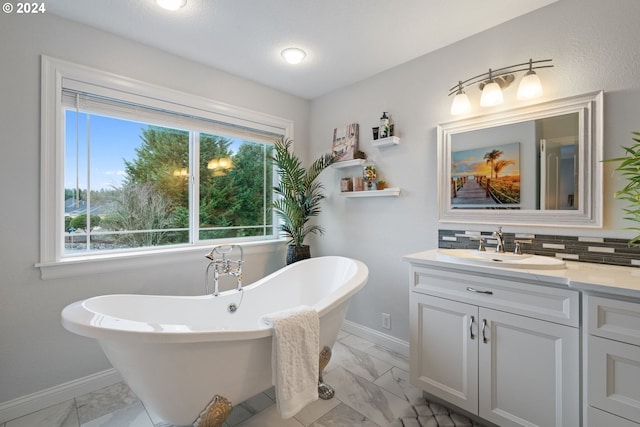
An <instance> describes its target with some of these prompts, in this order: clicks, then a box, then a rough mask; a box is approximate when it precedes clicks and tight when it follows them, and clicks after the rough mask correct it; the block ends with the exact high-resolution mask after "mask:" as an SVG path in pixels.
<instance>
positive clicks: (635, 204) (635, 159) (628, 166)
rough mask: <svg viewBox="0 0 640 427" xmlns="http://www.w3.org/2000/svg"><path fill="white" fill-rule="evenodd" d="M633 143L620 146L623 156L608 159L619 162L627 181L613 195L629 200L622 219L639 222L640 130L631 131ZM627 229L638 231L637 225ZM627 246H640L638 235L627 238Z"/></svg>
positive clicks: (619, 168)
mask: <svg viewBox="0 0 640 427" xmlns="http://www.w3.org/2000/svg"><path fill="white" fill-rule="evenodd" d="M632 134H633V136H634V137H633V138H632V140H633V142H634V143H633V145H631V146H630V147H622V148H624V150H625V156H624V157H618V158H615V159H609V160H608V161H609V162H619V163H620V164H619V165H618V167H617V168H616V170H617V171H618V172H620V173H621V174H622V177H623V178H624V179H625V180H626V181H627V184H626V185H625V186H624V188H622V189H621V190H618V191H616V192H615V197H616V198H618V199H620V200H625V201H627V202H629V206H628V207H626V208H623V210H624V212H625V214H626V216H625V217H624V219H626V220H629V221H633V222H640V132H632ZM627 229H628V230H634V231H640V228H639V227H637V226H636V227H627ZM629 246H640V235H637V236H636V237H634V238H632V239H631V240H629Z"/></svg>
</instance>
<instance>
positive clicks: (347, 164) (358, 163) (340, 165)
mask: <svg viewBox="0 0 640 427" xmlns="http://www.w3.org/2000/svg"><path fill="white" fill-rule="evenodd" d="M364 162H366V160H365V159H353V160H343V161H341V162H335V163H332V164H331V167H334V168H336V169H342V168H350V167H352V166H362V165H364Z"/></svg>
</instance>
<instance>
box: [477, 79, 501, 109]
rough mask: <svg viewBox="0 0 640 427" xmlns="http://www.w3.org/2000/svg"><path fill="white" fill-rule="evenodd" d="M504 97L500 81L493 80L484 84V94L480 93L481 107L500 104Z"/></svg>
mask: <svg viewBox="0 0 640 427" xmlns="http://www.w3.org/2000/svg"><path fill="white" fill-rule="evenodd" d="M503 101H504V99H503V98H502V89H500V86H498V83H496V82H491V83H488V84H486V85H485V86H484V89H482V95H480V106H481V107H492V106H494V105H500V104H502V102H503Z"/></svg>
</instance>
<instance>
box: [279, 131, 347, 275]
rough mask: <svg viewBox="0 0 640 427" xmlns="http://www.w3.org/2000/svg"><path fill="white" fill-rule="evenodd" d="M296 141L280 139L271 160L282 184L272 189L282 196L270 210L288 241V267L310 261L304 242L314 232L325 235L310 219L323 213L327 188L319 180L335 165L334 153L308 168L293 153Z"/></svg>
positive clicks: (324, 156) (307, 247)
mask: <svg viewBox="0 0 640 427" xmlns="http://www.w3.org/2000/svg"><path fill="white" fill-rule="evenodd" d="M292 143H293V141H292V140H291V139H280V140H278V141H276V143H275V145H274V154H273V155H272V156H271V160H272V161H273V163H274V165H276V166H277V168H278V176H279V178H280V179H279V182H278V185H277V186H275V187H273V190H274V191H275V193H276V195H277V196H279V197H277V198H276V200H274V202H273V203H272V204H271V208H272V209H273V210H274V211H275V212H276V214H277V215H278V218H280V220H281V223H280V230H281V231H282V233H283V234H284V235H285V236H286V237H287V238H288V239H289V241H288V243H289V246H288V249H287V264H291V263H294V262H296V261H300V260H302V259H306V258H310V257H311V251H310V249H309V245H305V244H304V239H305V237H307V235H309V234H311V233H314V234H315V233H320V234H322V233H324V229H323V228H322V227H320V226H319V225H315V224H310V223H309V220H310V219H311V218H312V217H314V216H317V215H318V214H319V213H320V201H321V200H322V199H324V198H325V195H324V194H323V193H322V190H323V189H324V187H323V186H322V184H321V183H320V182H318V181H316V178H318V176H319V175H320V173H321V172H322V171H323V170H324V169H325V168H326V167H327V166H329V165H331V164H332V163H334V162H335V158H334V156H333V155H332V154H324V155H322V156H321V157H320V158H318V159H316V160H315V161H314V162H313V163H312V164H311V166H309V169H305V168H304V167H303V166H302V162H301V161H300V159H298V157H296V156H295V154H293V152H292V151H291V150H290V148H291V144H292Z"/></svg>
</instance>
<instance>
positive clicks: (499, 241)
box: [491, 227, 504, 253]
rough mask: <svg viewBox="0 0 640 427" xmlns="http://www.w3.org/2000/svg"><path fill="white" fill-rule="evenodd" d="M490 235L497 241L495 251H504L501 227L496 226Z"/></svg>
mask: <svg viewBox="0 0 640 427" xmlns="http://www.w3.org/2000/svg"><path fill="white" fill-rule="evenodd" d="M491 237H495V239H496V241H497V244H496V252H499V253H504V234H503V233H502V227H498V229H497V230H496V231H494V232H493V234H492V235H491Z"/></svg>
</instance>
